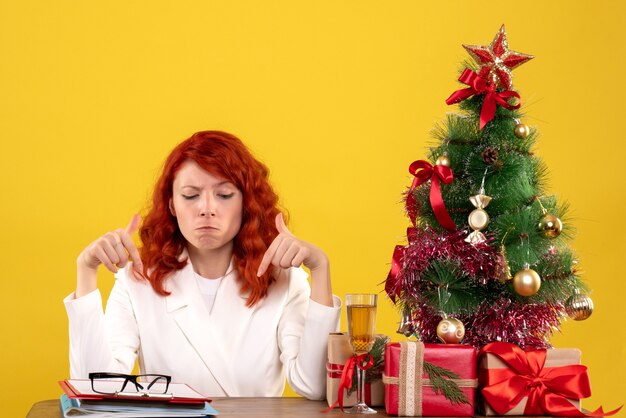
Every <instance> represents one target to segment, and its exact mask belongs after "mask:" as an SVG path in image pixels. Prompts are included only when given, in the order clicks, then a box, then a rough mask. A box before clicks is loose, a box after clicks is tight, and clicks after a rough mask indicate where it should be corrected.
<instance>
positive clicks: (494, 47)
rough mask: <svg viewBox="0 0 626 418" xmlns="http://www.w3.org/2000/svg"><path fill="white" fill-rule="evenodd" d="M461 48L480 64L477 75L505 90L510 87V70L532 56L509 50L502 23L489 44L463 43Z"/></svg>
mask: <svg viewBox="0 0 626 418" xmlns="http://www.w3.org/2000/svg"><path fill="white" fill-rule="evenodd" d="M463 48H465V49H466V50H467V52H468V53H469V54H470V55H471V56H472V58H473V59H474V61H476V63H477V64H478V65H480V72H479V75H480V76H481V77H483V78H486V79H487V80H489V82H492V83H493V84H495V85H496V87H501V88H503V89H505V90H509V89H510V88H511V70H512V69H514V68H517V67H519V66H520V65H522V64H524V63H525V62H527V61H530V60H531V59H533V58H534V56H532V55H528V54H522V53H520V52H515V51H511V50H510V49H509V44H508V42H507V40H506V31H505V30H504V25H502V27H500V30H499V31H498V33H497V34H496V36H495V38H493V41H491V44H489V45H485V46H477V45H463Z"/></svg>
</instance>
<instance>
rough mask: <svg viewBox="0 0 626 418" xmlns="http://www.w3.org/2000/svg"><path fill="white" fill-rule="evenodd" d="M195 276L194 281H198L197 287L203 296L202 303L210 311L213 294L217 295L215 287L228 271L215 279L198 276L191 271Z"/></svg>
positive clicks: (213, 301)
mask: <svg viewBox="0 0 626 418" xmlns="http://www.w3.org/2000/svg"><path fill="white" fill-rule="evenodd" d="M193 273H194V276H195V278H196V283H198V288H199V289H200V293H201V294H202V297H203V298H204V303H205V305H206V309H207V311H209V313H211V310H212V309H213V304H214V303H215V295H217V289H218V288H219V287H220V283H222V279H223V278H224V276H227V275H228V274H229V272H226V274H225V275H224V276H222V277H218V278H217V279H207V278H206V277H202V276H200V275H199V274H198V273H196V272H195V271H194V272H193Z"/></svg>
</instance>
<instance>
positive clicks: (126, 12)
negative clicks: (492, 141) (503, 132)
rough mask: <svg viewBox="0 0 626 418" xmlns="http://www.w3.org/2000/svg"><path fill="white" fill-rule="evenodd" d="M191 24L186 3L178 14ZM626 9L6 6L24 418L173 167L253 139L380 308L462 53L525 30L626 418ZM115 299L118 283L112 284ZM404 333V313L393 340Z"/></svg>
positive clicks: (11, 340)
mask: <svg viewBox="0 0 626 418" xmlns="http://www.w3.org/2000/svg"><path fill="white" fill-rule="evenodd" d="M175 3H176V4H175ZM625 11H626V7H625V6H624V4H623V2H620V1H617V0H615V1H607V0H603V1H594V2H576V1H572V0H570V1H544V0H539V1H523V2H522V1H518V2H501V1H483V2H480V3H478V2H475V3H472V2H467V1H447V2H434V1H431V2H425V1H417V0H412V1H389V2H383V1H363V0H361V1H336V0H335V1H220V2H218V1H193V2H191V1H190V2H168V1H154V0H151V1H118V0H115V1H98V2H96V1H69V0H59V1H54V2H49V1H43V0H40V1H27V0H22V1H7V0H2V1H1V2H0V138H1V139H0V140H1V144H2V148H1V152H0V192H1V193H2V198H1V204H0V220H1V221H2V237H1V238H2V244H1V246H2V247H1V250H0V255H1V257H2V271H1V273H0V277H2V292H1V294H2V296H1V297H2V301H1V304H0V317H1V318H2V321H1V325H0V327H1V329H0V335H1V338H2V343H1V344H0V347H1V348H0V361H1V363H0V371H1V373H2V379H1V380H0V381H1V383H0V385H1V386H0V405H1V408H2V415H3V416H24V415H25V414H26V412H27V411H28V409H29V407H30V405H31V404H32V403H33V402H35V401H37V400H41V399H50V398H56V397H58V396H59V395H60V389H59V387H58V386H57V383H56V381H57V380H58V379H63V378H65V377H67V376H68V373H69V368H68V353H67V352H68V337H67V320H66V315H65V311H64V308H63V305H62V303H61V300H62V298H63V297H64V296H66V295H67V294H69V293H70V292H71V291H72V290H73V287H74V284H75V278H74V274H75V273H74V270H75V257H76V255H77V254H78V253H79V252H80V251H81V250H82V249H83V248H84V247H85V246H86V245H87V244H88V243H89V242H91V241H92V240H93V239H95V238H96V237H98V236H99V235H100V234H102V233H104V232H106V231H108V230H110V229H113V228H116V227H120V226H125V225H126V223H127V222H128V220H129V219H130V217H131V215H132V214H133V213H134V212H135V211H138V210H142V209H144V208H145V206H146V202H147V198H148V196H149V195H150V193H151V188H152V185H153V182H154V180H155V176H156V175H157V173H158V170H159V167H160V165H161V163H162V161H163V159H164V158H165V156H166V155H167V153H168V152H169V150H170V149H171V148H172V147H173V146H174V145H175V144H176V143H178V142H179V141H180V140H182V139H184V138H186V137H188V136H189V135H190V134H192V133H193V132H195V131H198V130H204V129H222V130H226V131H230V132H232V133H235V134H237V135H239V136H240V137H241V138H243V139H244V140H245V142H246V143H247V144H248V145H249V146H250V148H251V149H252V150H253V151H254V152H255V153H256V155H257V156H258V157H259V158H260V159H261V160H263V161H265V162H266V163H267V164H268V165H269V166H270V168H271V170H272V181H273V183H274V185H275V187H276V189H277V191H278V192H279V193H280V195H281V197H282V204H283V206H284V207H286V208H287V209H288V210H289V212H290V215H291V227H292V230H293V231H294V232H295V233H296V234H297V235H298V236H300V237H301V238H304V239H307V240H309V241H311V242H314V243H315V244H317V245H319V246H321V247H322V248H324V249H325V250H326V251H327V252H328V254H329V256H330V258H331V261H332V274H333V285H334V291H335V293H336V294H337V295H340V296H343V295H344V294H345V293H347V292H379V291H381V290H382V286H380V285H379V283H380V282H382V281H383V280H384V279H385V277H386V275H387V271H388V268H389V261H390V257H391V253H392V250H393V247H394V245H395V244H397V243H401V242H404V238H403V236H404V232H405V228H406V226H407V223H408V220H407V219H406V218H405V217H404V215H403V211H402V205H401V204H400V200H401V193H402V191H403V189H404V188H405V187H406V186H407V185H408V184H409V183H410V178H409V175H408V173H407V167H408V165H409V164H410V163H411V162H412V161H413V160H415V159H421V158H424V157H425V156H426V147H427V145H428V144H429V143H430V138H429V134H428V133H429V131H430V129H431V128H432V127H433V126H434V124H435V122H436V121H439V120H441V119H443V117H444V116H445V114H446V112H450V111H454V110H455V109H453V108H450V107H448V106H446V105H445V103H444V99H445V98H446V97H448V95H449V94H450V93H451V92H452V91H453V90H455V89H457V88H460V87H461V86H460V85H459V84H458V83H457V82H456V77H457V76H458V71H457V70H458V68H459V66H460V62H461V61H462V60H465V59H467V58H468V56H467V54H466V53H465V51H464V50H463V49H462V48H461V44H462V43H469V44H486V43H488V42H490V41H491V39H492V38H493V36H494V34H495V33H496V31H497V30H498V28H499V27H500V24H502V23H505V24H506V28H507V32H508V38H509V44H510V46H511V49H513V50H516V51H520V52H524V53H530V54H534V55H536V57H537V58H536V59H535V60H533V61H531V62H530V63H527V64H525V65H524V66H522V67H520V68H518V69H517V70H515V71H514V73H513V74H514V79H513V80H514V85H515V87H516V88H517V89H518V90H519V91H520V92H521V94H522V99H523V109H524V110H525V111H526V112H527V114H528V116H527V117H526V118H525V119H524V121H525V122H526V123H528V124H530V125H533V126H536V127H537V128H538V129H539V130H540V131H541V133H542V136H541V141H540V144H539V147H538V148H537V152H538V153H539V155H540V157H541V158H542V159H543V160H544V161H545V162H546V163H547V165H548V166H549V167H550V173H551V176H550V179H549V184H550V189H551V191H552V192H553V193H556V194H557V195H558V197H559V199H561V200H567V201H569V202H570V203H571V207H572V213H571V215H572V217H573V219H572V222H573V223H574V224H575V225H576V227H577V229H578V235H577V236H576V240H575V241H574V243H573V246H574V248H575V249H576V251H577V253H578V255H579V257H580V259H581V266H582V267H583V268H584V278H585V279H586V281H587V282H588V284H589V285H590V286H591V287H592V288H593V293H592V297H593V299H594V301H595V304H596V310H595V313H594V314H593V316H592V317H591V318H590V319H589V320H587V321H585V322H581V323H574V322H573V321H569V322H567V323H566V324H565V325H564V326H563V328H562V331H563V332H562V334H558V335H556V336H555V337H554V339H553V343H554V344H555V345H556V346H559V347H579V348H581V349H582V352H583V361H584V363H585V364H587V365H588V366H589V368H590V375H591V379H592V383H593V390H594V395H593V397H592V399H591V400H590V401H586V402H584V405H586V406H587V407H592V406H593V407H595V406H597V405H599V404H603V405H604V406H605V407H609V408H611V407H615V406H617V405H619V404H621V403H623V402H624V401H626V397H625V396H624V386H625V385H624V383H623V382H624V379H625V376H626V337H625V336H624V335H625V331H624V327H625V325H624V324H625V321H624V317H625V305H626V304H625V303H624V298H625V296H624V294H625V293H626V285H625V284H624V283H625V279H624V271H623V270H624V262H625V259H624V256H625V252H626V251H625V250H626V248H625V242H626V234H625V232H624V231H625V225H624V215H625V209H626V187H625V186H624V182H623V174H622V170H623V169H624V168H623V162H624V158H625V156H624V155H625V152H626V146H625V145H624V142H625V140H626V138H625V135H624V130H625V128H624V126H625V124H624V110H623V102H624V97H625V95H626V89H625V88H624V84H625V81H624V78H625V77H626V66H625V58H624V57H625V56H626V48H625V47H624V38H625V37H624V33H623V28H624V26H625V24H626V14H625ZM100 280H101V286H102V288H103V289H106V292H105V293H108V290H109V289H110V286H111V284H112V277H111V276H110V275H109V274H104V273H103V274H101V276H100ZM397 321H398V314H397V312H396V311H395V309H394V308H393V307H392V306H391V304H390V303H389V301H388V300H386V299H385V298H383V297H382V295H381V302H380V307H379V317H378V321H377V325H378V331H379V332H383V333H386V334H388V335H391V336H392V337H393V338H395V339H399V338H401V337H400V336H397V335H395V334H394V332H395V329H396V327H397ZM621 415H624V413H622V414H621Z"/></svg>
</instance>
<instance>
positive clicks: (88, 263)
mask: <svg viewBox="0 0 626 418" xmlns="http://www.w3.org/2000/svg"><path fill="white" fill-rule="evenodd" d="M140 223H141V217H140V216H139V215H138V214H135V215H133V217H132V219H131V220H130V223H129V224H128V226H127V227H126V228H124V229H122V228H118V229H116V230H115V231H111V232H107V233H106V234H104V235H103V236H101V237H100V238H98V239H97V240H95V241H94V242H92V243H91V244H89V245H88V246H87V248H85V249H84V250H83V251H82V252H81V253H80V254H79V256H78V258H77V259H76V264H77V283H76V297H77V298H79V297H81V296H84V295H86V294H87V293H90V292H92V291H94V290H96V288H97V287H98V286H97V272H98V267H99V266H100V264H104V266H105V267H106V268H107V269H108V270H109V271H111V272H113V273H117V270H118V268H121V267H124V266H125V265H126V264H127V263H128V261H129V260H130V261H132V262H133V270H136V271H138V272H139V273H141V272H142V271H143V264H142V263H141V257H140V256H139V251H138V250H137V247H136V246H135V243H134V242H133V240H132V238H131V237H132V235H133V234H134V233H135V232H136V231H137V229H138V228H139V224H140Z"/></svg>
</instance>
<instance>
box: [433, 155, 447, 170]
mask: <svg viewBox="0 0 626 418" xmlns="http://www.w3.org/2000/svg"><path fill="white" fill-rule="evenodd" d="M435 165H445V166H446V167H450V157H448V156H447V155H446V154H443V155H442V156H441V157H439V158H437V161H435Z"/></svg>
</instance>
